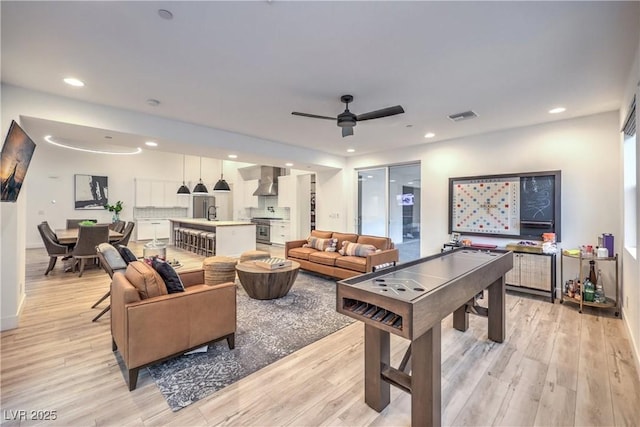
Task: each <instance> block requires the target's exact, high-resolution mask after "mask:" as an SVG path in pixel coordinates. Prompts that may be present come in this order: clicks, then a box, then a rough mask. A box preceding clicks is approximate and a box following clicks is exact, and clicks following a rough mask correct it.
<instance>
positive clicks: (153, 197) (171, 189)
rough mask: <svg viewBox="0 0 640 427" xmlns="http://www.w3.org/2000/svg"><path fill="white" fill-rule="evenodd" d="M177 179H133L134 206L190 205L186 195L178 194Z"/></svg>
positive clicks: (168, 206)
mask: <svg viewBox="0 0 640 427" xmlns="http://www.w3.org/2000/svg"><path fill="white" fill-rule="evenodd" d="M180 185H182V183H181V182H177V181H158V180H150V179H139V178H136V179H135V206H137V207H147V206H153V207H157V208H173V207H177V206H179V207H184V208H187V207H189V205H190V198H189V197H188V196H178V194H177V191H178V187H180Z"/></svg>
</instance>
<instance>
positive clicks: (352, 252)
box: [339, 241, 377, 257]
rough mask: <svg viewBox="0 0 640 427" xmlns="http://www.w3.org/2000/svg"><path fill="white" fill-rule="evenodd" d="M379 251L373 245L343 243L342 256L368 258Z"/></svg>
mask: <svg viewBox="0 0 640 427" xmlns="http://www.w3.org/2000/svg"><path fill="white" fill-rule="evenodd" d="M376 251H377V249H376V247H375V246H373V245H365V244H362V243H352V242H346V241H345V242H343V244H342V249H340V251H339V253H340V255H347V256H359V257H366V256H367V255H371V254H373V253H375V252H376Z"/></svg>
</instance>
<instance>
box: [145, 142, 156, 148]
mask: <svg viewBox="0 0 640 427" xmlns="http://www.w3.org/2000/svg"><path fill="white" fill-rule="evenodd" d="M144 145H146V146H148V147H157V146H158V143H157V142H153V141H147V142H145V143H144Z"/></svg>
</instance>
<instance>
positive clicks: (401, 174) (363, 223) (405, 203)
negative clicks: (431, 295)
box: [357, 163, 421, 262]
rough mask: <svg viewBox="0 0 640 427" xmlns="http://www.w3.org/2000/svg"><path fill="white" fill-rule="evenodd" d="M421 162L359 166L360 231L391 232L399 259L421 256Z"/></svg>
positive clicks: (360, 232)
mask: <svg viewBox="0 0 640 427" xmlns="http://www.w3.org/2000/svg"><path fill="white" fill-rule="evenodd" d="M420 188H421V181H420V163H411V164H403V165H389V166H383V167H379V168H372V169H361V170H358V217H357V224H358V227H357V228H358V233H359V234H369V235H374V236H388V237H390V238H391V240H393V242H394V244H395V245H396V247H397V248H398V250H399V252H400V262H407V261H411V260H414V259H418V258H420V235H421V224H420V199H421V197H420V194H421V193H420Z"/></svg>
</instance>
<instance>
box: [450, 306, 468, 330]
mask: <svg viewBox="0 0 640 427" xmlns="http://www.w3.org/2000/svg"><path fill="white" fill-rule="evenodd" d="M453 327H454V328H455V329H457V330H459V331H461V332H464V331H466V330H467V329H469V313H467V307H466V304H465V305H463V306H462V307H460V308H458V309H457V310H456V311H454V312H453Z"/></svg>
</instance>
